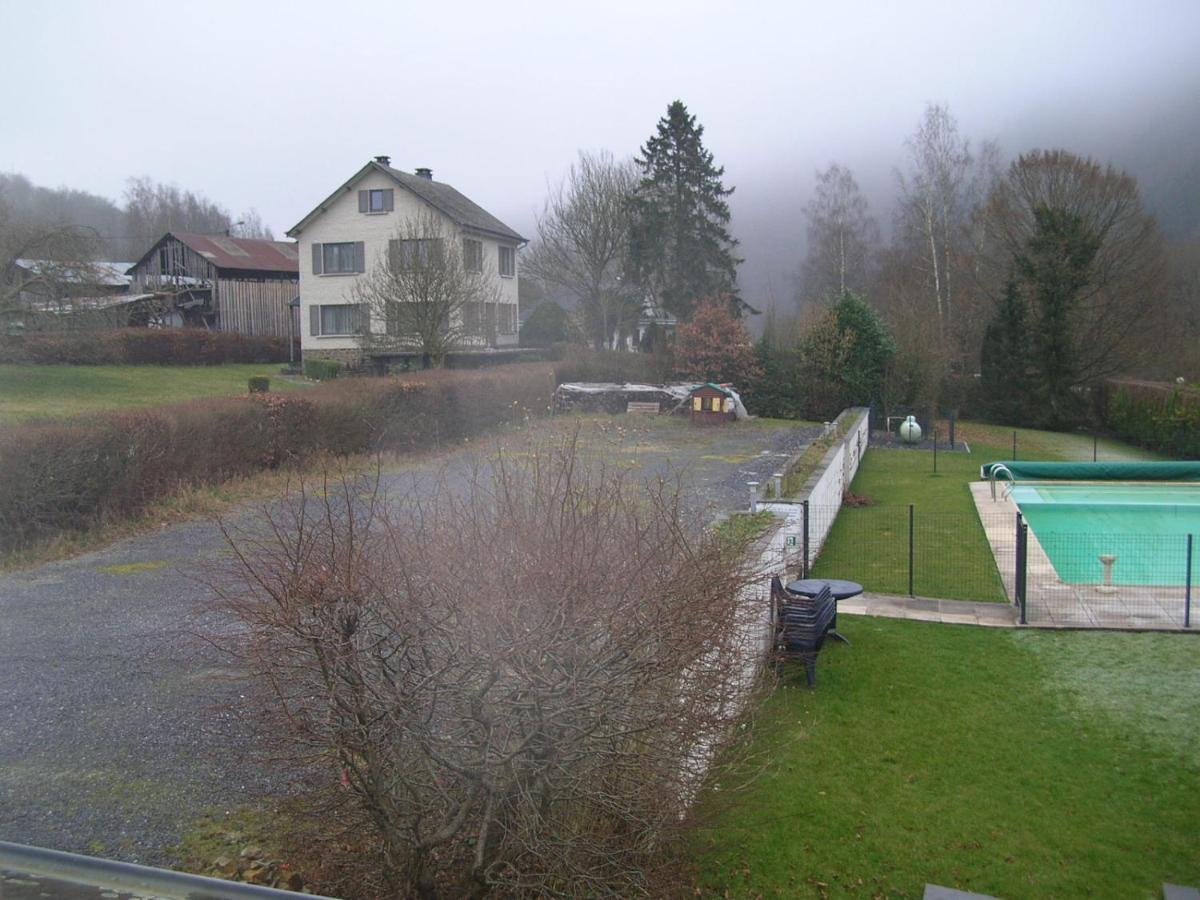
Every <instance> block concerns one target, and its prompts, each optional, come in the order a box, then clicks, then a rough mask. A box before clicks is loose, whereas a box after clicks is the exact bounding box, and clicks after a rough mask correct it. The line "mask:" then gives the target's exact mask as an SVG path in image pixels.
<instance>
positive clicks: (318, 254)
mask: <svg viewBox="0 0 1200 900" xmlns="http://www.w3.org/2000/svg"><path fill="white" fill-rule="evenodd" d="M321 247H322V245H321V244H313V245H312V254H313V258H312V270H313V274H314V275H320V274H321V273H322V272H323V271H324V266H322V265H321V263H322V259H323V257H322V253H323V251H322V249H321Z"/></svg>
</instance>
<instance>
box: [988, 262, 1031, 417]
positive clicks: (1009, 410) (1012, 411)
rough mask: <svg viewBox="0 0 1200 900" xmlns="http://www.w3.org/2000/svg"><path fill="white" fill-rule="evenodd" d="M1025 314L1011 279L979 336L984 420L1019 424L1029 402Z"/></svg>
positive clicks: (1024, 307) (1014, 282) (1026, 316)
mask: <svg viewBox="0 0 1200 900" xmlns="http://www.w3.org/2000/svg"><path fill="white" fill-rule="evenodd" d="M1027 319H1028V310H1027V308H1026V306H1025V300H1024V298H1022V297H1021V291H1020V289H1019V288H1018V287H1017V282H1016V281H1015V279H1013V278H1012V277H1011V276H1010V277H1009V279H1008V281H1007V282H1006V283H1005V285H1004V295H1003V297H1002V298H1001V300H1000V306H999V307H998V308H997V309H996V314H995V316H993V318H992V321H991V322H990V323H989V324H988V327H987V331H986V332H984V336H983V350H982V353H981V356H980V363H979V373H980V379H979V380H980V387H981V389H982V391H983V402H984V404H985V406H986V408H987V411H988V416H989V417H990V418H991V419H992V420H993V421H996V422H1000V423H1002V424H1006V425H1015V424H1019V423H1020V422H1021V421H1022V418H1023V411H1024V407H1025V404H1026V403H1028V402H1029V401H1030V399H1031V398H1030V393H1031V391H1030V384H1029V382H1030V379H1029V376H1028V370H1029V342H1030V338H1031V335H1030V334H1029V326H1028V321H1027Z"/></svg>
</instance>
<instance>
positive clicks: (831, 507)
mask: <svg viewBox="0 0 1200 900" xmlns="http://www.w3.org/2000/svg"><path fill="white" fill-rule="evenodd" d="M835 424H837V425H838V426H839V428H840V429H841V431H842V436H841V438H840V439H839V440H838V441H837V442H836V443H834V445H833V446H832V447H830V448H829V450H828V451H827V452H826V453H825V456H824V457H823V458H822V459H821V464H820V465H819V466H818V467H817V470H816V471H815V472H814V473H813V474H812V477H811V478H809V480H808V483H807V484H806V485H805V486H804V490H803V491H801V492H800V497H799V499H800V500H807V501H808V508H809V518H808V564H809V565H810V566H811V565H812V564H813V563H814V562H815V561H816V559H817V556H818V555H819V554H820V552H821V548H822V547H823V546H824V545H825V538H826V537H828V535H829V529H831V528H832V527H833V522H834V519H836V518H837V513H838V511H839V510H840V509H841V508H842V495H843V494H845V493H846V491H848V490H849V489H850V482H852V481H853V480H854V476H855V474H856V473H857V472H858V465H859V463H860V462H862V458H863V454H864V453H865V452H866V451H867V441H868V440H869V439H870V435H871V427H870V415H869V410H868V409H867V408H866V407H864V406H856V407H852V408H851V409H846V410H843V411H842V414H841V415H840V416H838V417H837V421H836V423H835Z"/></svg>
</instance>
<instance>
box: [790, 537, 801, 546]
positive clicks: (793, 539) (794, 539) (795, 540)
mask: <svg viewBox="0 0 1200 900" xmlns="http://www.w3.org/2000/svg"><path fill="white" fill-rule="evenodd" d="M799 544H800V537H799V536H798V535H795V534H789V535H788V536H787V545H788V546H789V547H796V546H799Z"/></svg>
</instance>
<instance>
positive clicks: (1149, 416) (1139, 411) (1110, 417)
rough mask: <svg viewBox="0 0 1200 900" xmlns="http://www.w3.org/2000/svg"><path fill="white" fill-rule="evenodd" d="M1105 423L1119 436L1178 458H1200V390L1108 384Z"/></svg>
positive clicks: (1149, 384)
mask: <svg viewBox="0 0 1200 900" xmlns="http://www.w3.org/2000/svg"><path fill="white" fill-rule="evenodd" d="M1101 400H1102V402H1101V413H1102V415H1103V418H1104V424H1105V425H1106V426H1107V427H1108V429H1109V430H1110V431H1111V432H1112V433H1113V434H1114V435H1115V436H1117V437H1119V438H1121V439H1122V440H1125V441H1128V442H1130V443H1132V444H1137V445H1139V446H1142V447H1147V448H1149V449H1151V450H1157V451H1158V452H1160V453H1164V454H1166V455H1167V456H1173V457H1176V458H1179V459H1200V390H1195V389H1194V388H1186V387H1180V386H1178V385H1173V384H1162V383H1157V382H1126V381H1109V382H1106V383H1105V384H1104V386H1103V388H1102V390H1101Z"/></svg>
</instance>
